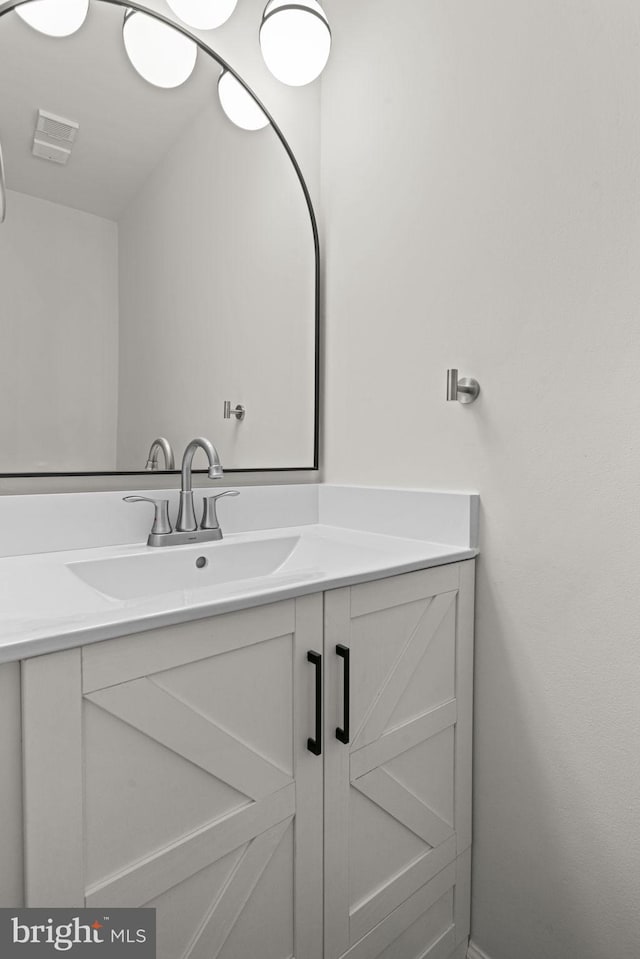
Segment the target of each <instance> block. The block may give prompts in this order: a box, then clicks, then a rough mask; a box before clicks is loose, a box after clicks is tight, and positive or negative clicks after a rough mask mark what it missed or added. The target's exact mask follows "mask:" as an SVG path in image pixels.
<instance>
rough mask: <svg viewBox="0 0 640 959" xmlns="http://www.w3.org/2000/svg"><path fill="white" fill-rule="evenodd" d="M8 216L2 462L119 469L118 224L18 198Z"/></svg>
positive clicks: (1, 308)
mask: <svg viewBox="0 0 640 959" xmlns="http://www.w3.org/2000/svg"><path fill="white" fill-rule="evenodd" d="M8 207H9V209H10V213H11V215H10V216H7V219H6V222H5V223H3V224H2V229H1V230H0V383H2V394H3V402H2V403H0V450H1V451H2V452H1V461H2V462H4V463H5V464H11V468H12V469H16V470H20V469H25V470H28V471H32V470H34V469H37V470H40V471H43V472H47V471H53V470H56V469H75V470H85V469H91V468H96V467H97V468H102V469H113V463H114V462H115V453H116V422H117V410H116V409H115V404H114V397H115V396H117V392H118V236H117V228H116V225H115V223H112V222H111V221H110V220H105V219H103V218H102V217H98V216H92V215H91V214H90V213H82V212H80V211H79V210H73V209H71V208H69V207H65V206H60V205H59V204H57V203H49V202H48V201H47V200H40V199H37V198H36V197H32V196H26V195H25V194H23V193H16V192H14V191H11V190H10V191H8ZM70 343H73V344H74V349H73V350H70V349H69V344H70ZM78 357H82V358H83V362H82V363H80V362H78ZM36 464H37V465H36Z"/></svg>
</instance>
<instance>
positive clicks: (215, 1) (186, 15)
mask: <svg viewBox="0 0 640 959" xmlns="http://www.w3.org/2000/svg"><path fill="white" fill-rule="evenodd" d="M237 2H238V0H167V3H168V4H169V6H170V7H171V9H172V10H173V12H174V13H175V15H176V17H178V18H179V19H180V20H182V22H183V23H186V24H188V25H189V26H190V27H195V28H196V29H197V30H215V28H216V27H219V26H221V25H222V24H223V23H225V22H226V21H227V20H228V19H229V17H230V16H231V14H232V13H233V11H234V10H235V8H236V4H237Z"/></svg>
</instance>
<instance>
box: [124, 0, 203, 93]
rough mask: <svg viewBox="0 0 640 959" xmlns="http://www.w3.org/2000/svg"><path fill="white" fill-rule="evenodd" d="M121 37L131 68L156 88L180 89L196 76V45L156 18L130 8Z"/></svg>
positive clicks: (125, 17) (126, 13)
mask: <svg viewBox="0 0 640 959" xmlns="http://www.w3.org/2000/svg"><path fill="white" fill-rule="evenodd" d="M122 37H123V40H124V46H125V50H126V51H127V56H128V57H129V60H130V61H131V64H132V66H133V67H134V68H135V70H136V71H137V72H138V73H139V74H140V76H141V77H143V78H144V79H145V80H146V81H147V82H148V83H151V84H153V86H155V87H163V88H164V89H171V88H173V87H179V86H180V85H181V84H183V83H184V82H185V80H188V79H189V77H190V76H191V74H192V73H193V68H194V67H195V65H196V57H197V55H198V48H197V46H196V44H195V43H194V42H193V40H191V39H189V37H185V35H184V34H183V33H181V32H180V30H174V29H173V27H170V26H168V25H167V24H166V23H163V22H162V21H160V20H156V19H155V17H153V16H147V14H144V13H140V12H138V11H136V10H131V9H128V10H127V11H126V12H125V15H124V23H123V25H122Z"/></svg>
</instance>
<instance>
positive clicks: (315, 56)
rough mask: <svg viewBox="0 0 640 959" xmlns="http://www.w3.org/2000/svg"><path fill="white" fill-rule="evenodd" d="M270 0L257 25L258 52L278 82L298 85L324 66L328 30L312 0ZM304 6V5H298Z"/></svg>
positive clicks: (316, 5)
mask: <svg viewBox="0 0 640 959" xmlns="http://www.w3.org/2000/svg"><path fill="white" fill-rule="evenodd" d="M293 2H294V4H295V5H293V6H292V5H291V0H289V2H288V0H270V2H269V3H268V4H267V6H266V7H265V10H264V14H263V17H262V26H261V27H260V47H261V49H262V56H263V58H264V62H265V63H266V65H267V67H268V68H269V70H270V71H271V73H272V74H273V75H274V77H276V79H278V80H280V81H281V82H282V83H286V84H288V86H291V87H302V86H304V85H305V84H307V83H311V82H312V81H313V80H315V79H316V78H317V77H319V76H320V74H321V73H322V71H323V70H324V68H325V66H326V64H327V60H328V59H329V53H330V52H331V30H330V29H329V22H328V20H327V17H326V14H325V12H324V10H323V9H322V7H321V6H320V4H319V3H317V2H316V0H293ZM300 7H304V8H305V9H302V10H301V9H300Z"/></svg>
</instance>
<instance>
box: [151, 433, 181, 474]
mask: <svg viewBox="0 0 640 959" xmlns="http://www.w3.org/2000/svg"><path fill="white" fill-rule="evenodd" d="M158 453H162V455H163V456H164V468H165V469H166V470H174V469H175V468H176V461H175V458H174V455H173V450H172V448H171V443H170V442H169V440H168V439H165V437H164V436H159V437H158V438H157V439H156V440H154V441H153V443H152V444H151V447H150V449H149V455H148V456H147V465H146V466H145V470H146V471H148V472H150V473H156V472H157V471H158V469H159V467H158Z"/></svg>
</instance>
